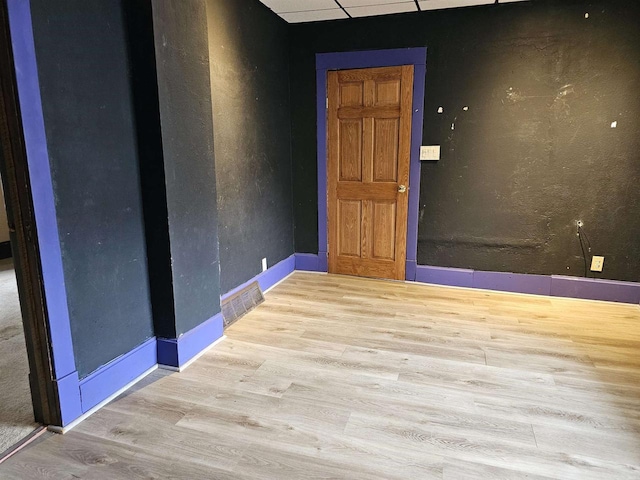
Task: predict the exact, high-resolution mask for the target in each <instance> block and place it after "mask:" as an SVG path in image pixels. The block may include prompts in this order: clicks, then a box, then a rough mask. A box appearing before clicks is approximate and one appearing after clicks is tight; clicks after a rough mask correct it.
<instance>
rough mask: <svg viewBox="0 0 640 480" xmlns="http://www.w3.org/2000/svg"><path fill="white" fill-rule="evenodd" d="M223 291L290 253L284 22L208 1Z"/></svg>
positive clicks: (249, 2) (231, 3) (248, 0)
mask: <svg viewBox="0 0 640 480" xmlns="http://www.w3.org/2000/svg"><path fill="white" fill-rule="evenodd" d="M207 10H208V18H209V51H210V58H211V89H212V92H213V112H214V126H215V129H214V139H215V156H216V171H217V188H218V212H219V213H218V214H219V228H220V262H221V278H222V292H223V293H225V292H228V291H229V290H231V289H232V288H234V287H236V286H238V285H240V284H241V283H243V282H245V281H247V280H249V279H250V278H252V277H253V276H255V275H256V274H258V273H259V272H261V259H262V258H264V257H266V258H267V261H268V263H269V266H271V265H274V264H275V263H277V262H279V261H281V260H283V259H285V258H287V257H288V256H290V255H291V254H293V252H294V249H293V210H292V191H291V142H290V125H291V121H290V109H289V84H288V80H287V79H288V68H289V59H288V45H289V44H288V35H287V31H288V29H287V24H286V23H285V22H284V20H282V19H280V18H279V17H277V16H276V15H275V14H274V13H272V12H271V11H270V10H269V9H267V8H266V7H265V6H264V5H262V4H261V3H259V2H258V1H257V0H243V1H237V0H207Z"/></svg>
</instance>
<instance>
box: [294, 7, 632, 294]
mask: <svg viewBox="0 0 640 480" xmlns="http://www.w3.org/2000/svg"><path fill="white" fill-rule="evenodd" d="M585 13H589V18H588V19H587V18H585ZM639 22H640V4H639V3H638V2H636V1H635V0H624V1H623V0H608V1H604V0H602V1H591V2H584V1H575V0H573V1H572V0H562V1H561V0H557V1H555V0H554V1H551V0H549V1H537V2H523V3H516V4H509V5H492V6H485V7H475V8H465V9H453V10H444V11H435V12H424V13H418V14H409V15H399V16H390V17H382V18H369V19H361V20H352V21H338V22H325V23H319V24H307V25H296V26H292V27H291V31H290V33H291V77H290V78H291V103H292V105H293V106H294V108H293V109H292V125H293V129H292V152H293V153H292V158H293V159H294V169H293V172H294V199H295V201H294V204H295V225H296V228H295V236H296V251H299V252H317V213H316V212H317V200H316V198H317V188H316V184H317V183H316V182H317V178H316V158H315V157H316V138H315V136H316V124H315V90H314V89H315V78H314V75H315V63H314V62H315V59H314V54H315V53H317V52H335V51H347V50H359V49H383V48H398V47H415V46H427V47H428V55H427V71H428V73H427V79H426V80H427V88H426V105H425V107H426V114H425V127H424V140H423V144H425V145H430V144H440V145H442V149H443V152H442V160H440V161H439V162H437V163H423V165H422V183H421V194H420V220H419V251H418V263H419V264H428V265H438V266H448V267H463V268H474V269H479V270H494V271H512V272H520V273H538V274H568V275H576V276H580V275H582V274H583V260H582V255H581V250H580V245H579V242H578V239H577V237H576V227H575V221H576V220H582V221H583V222H584V223H585V228H586V231H587V233H588V235H589V238H590V241H591V244H592V247H593V252H592V253H593V254H596V255H604V256H605V257H606V260H605V269H604V272H603V273H602V274H592V273H590V274H589V275H590V276H595V275H597V276H598V277H601V278H609V279H617V280H631V281H638V280H640V241H638V240H639V239H640V189H639V188H638V179H639V178H640V154H639V152H640V136H638V131H640V116H638V114H637V112H638V110H639V109H640V97H639V96H638V92H639V91H640V29H638V24H639ZM439 106H442V107H443V108H444V113H443V114H442V115H439V114H438V113H437V109H438V107H439ZM465 106H468V107H469V110H468V111H466V112H465V111H463V107H465ZM613 121H617V122H618V126H617V128H616V129H612V128H611V127H610V125H611V123H612V122H613ZM452 124H454V130H452Z"/></svg>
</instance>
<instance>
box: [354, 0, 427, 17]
mask: <svg viewBox="0 0 640 480" xmlns="http://www.w3.org/2000/svg"><path fill="white" fill-rule="evenodd" d="M343 6H344V5H343ZM345 8H346V9H347V12H349V15H351V16H352V17H369V16H372V15H388V14H392V13H406V12H417V11H418V7H416V4H415V2H403V3H390V4H388V5H368V6H365V7H345Z"/></svg>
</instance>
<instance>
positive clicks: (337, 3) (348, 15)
mask: <svg viewBox="0 0 640 480" xmlns="http://www.w3.org/2000/svg"><path fill="white" fill-rule="evenodd" d="M333 1H334V2H336V5H338V6H339V7H340V9H342V11H343V12H344V13H346V14H347V17H349V18H353V17H352V16H351V15H350V14H349V12H347V10H346V9H345V8H344V7H343V6H342V5H340V2H339V1H338V0H333Z"/></svg>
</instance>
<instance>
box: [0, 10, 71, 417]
mask: <svg viewBox="0 0 640 480" xmlns="http://www.w3.org/2000/svg"><path fill="white" fill-rule="evenodd" d="M8 9H9V28H10V30H11V45H12V47H13V56H14V63H15V69H16V79H17V83H18V100H19V103H20V111H21V114H22V128H23V132H24V141H25V147H26V152H27V163H28V168H29V177H30V180H31V194H32V198H33V209H34V215H35V221H36V231H37V235H38V245H39V248H40V262H41V267H42V276H43V283H44V295H45V299H46V303H47V316H48V320H49V329H50V334H51V351H52V356H53V367H54V373H55V378H56V379H62V378H65V377H67V376H69V375H71V374H73V373H74V372H75V371H76V366H75V357H74V354H73V342H72V339H71V325H70V322H69V308H68V306H67V293H66V288H65V283H64V271H63V268H62V253H61V250H60V238H59V236H58V225H57V221H56V208H55V200H54V195H53V184H52V181H51V170H50V165H49V154H48V151H47V138H46V133H45V127H44V117H43V114H42V100H41V98H40V84H39V81H38V67H37V62H36V52H35V45H34V40H33V29H32V23H31V10H30V5H29V0H9V1H8ZM74 401H75V400H74ZM63 407H64V405H63ZM73 409H74V410H76V406H73Z"/></svg>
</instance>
